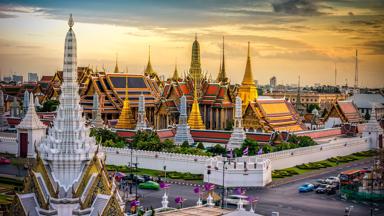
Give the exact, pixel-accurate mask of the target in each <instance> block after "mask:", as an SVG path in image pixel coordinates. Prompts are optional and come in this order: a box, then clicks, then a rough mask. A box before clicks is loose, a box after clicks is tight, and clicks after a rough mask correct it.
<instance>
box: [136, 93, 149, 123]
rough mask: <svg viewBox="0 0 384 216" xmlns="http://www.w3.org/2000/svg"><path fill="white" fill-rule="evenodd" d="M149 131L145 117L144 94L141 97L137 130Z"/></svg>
mask: <svg viewBox="0 0 384 216" xmlns="http://www.w3.org/2000/svg"><path fill="white" fill-rule="evenodd" d="M145 129H147V122H146V117H145V97H144V94H143V92H141V94H140V96H139V108H138V113H137V124H136V130H145Z"/></svg>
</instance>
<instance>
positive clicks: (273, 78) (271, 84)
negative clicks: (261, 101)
mask: <svg viewBox="0 0 384 216" xmlns="http://www.w3.org/2000/svg"><path fill="white" fill-rule="evenodd" d="M269 85H270V87H271V88H276V85H277V80H276V77H275V76H273V77H271V79H269Z"/></svg>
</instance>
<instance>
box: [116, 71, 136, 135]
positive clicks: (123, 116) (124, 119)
mask: <svg viewBox="0 0 384 216" xmlns="http://www.w3.org/2000/svg"><path fill="white" fill-rule="evenodd" d="M135 126H136V121H135V118H134V117H133V114H132V110H131V107H130V106H129V99H128V75H127V77H126V81H125V98H124V103H123V109H122V110H121V113H120V116H119V120H118V121H117V124H116V126H115V128H119V129H134V128H135Z"/></svg>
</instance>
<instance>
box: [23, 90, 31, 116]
mask: <svg viewBox="0 0 384 216" xmlns="http://www.w3.org/2000/svg"><path fill="white" fill-rule="evenodd" d="M32 99H33V98H32ZM28 105H29V92H28V90H25V91H24V98H23V115H22V117H24V116H25V114H27V110H28Z"/></svg>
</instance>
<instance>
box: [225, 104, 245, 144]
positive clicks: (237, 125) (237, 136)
mask: <svg viewBox="0 0 384 216" xmlns="http://www.w3.org/2000/svg"><path fill="white" fill-rule="evenodd" d="M245 138H246V135H245V131H244V128H243V116H242V102H241V98H240V97H239V96H237V97H236V107H235V122H234V128H233V132H232V134H231V138H230V139H229V141H228V144H229V147H230V148H235V147H239V146H241V144H243V142H244V140H245Z"/></svg>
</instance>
